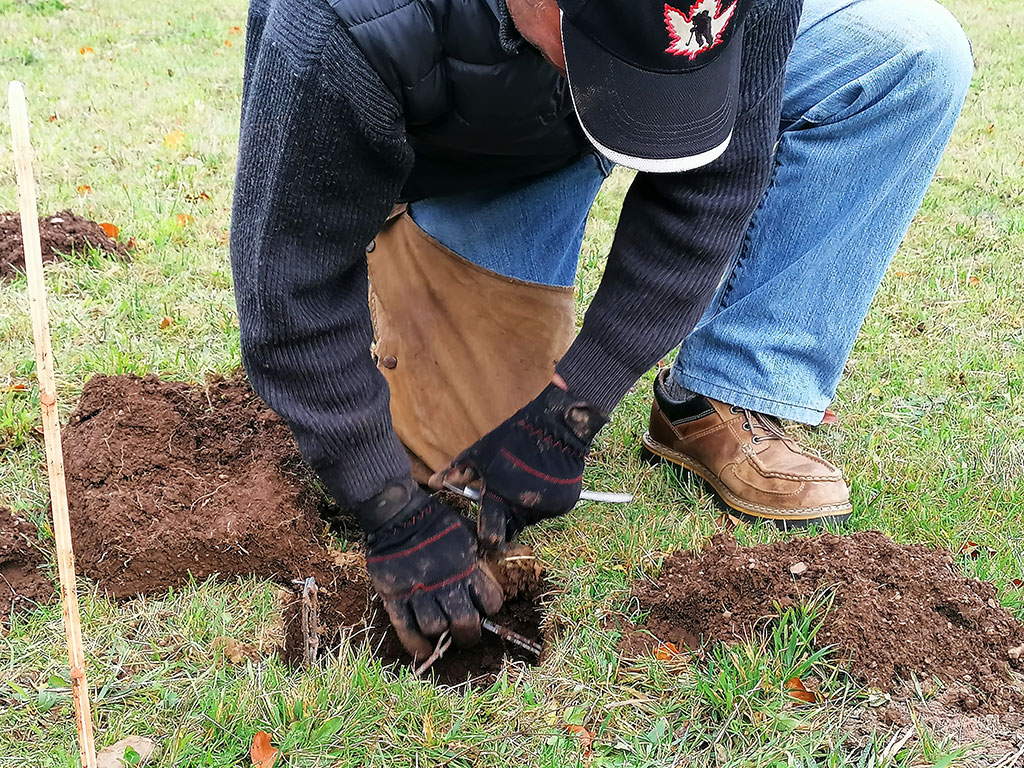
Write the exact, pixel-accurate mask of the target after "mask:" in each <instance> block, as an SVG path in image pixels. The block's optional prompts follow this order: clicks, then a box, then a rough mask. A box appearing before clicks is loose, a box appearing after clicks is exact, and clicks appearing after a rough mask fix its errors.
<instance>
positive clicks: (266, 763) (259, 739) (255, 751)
mask: <svg viewBox="0 0 1024 768" xmlns="http://www.w3.org/2000/svg"><path fill="white" fill-rule="evenodd" d="M277 754H278V751H277V749H275V748H274V747H272V746H270V734H269V733H267V732H266V731H256V733H255V734H253V737H252V746H251V747H250V748H249V758H250V759H251V760H252V768H274V763H276V762H277Z"/></svg>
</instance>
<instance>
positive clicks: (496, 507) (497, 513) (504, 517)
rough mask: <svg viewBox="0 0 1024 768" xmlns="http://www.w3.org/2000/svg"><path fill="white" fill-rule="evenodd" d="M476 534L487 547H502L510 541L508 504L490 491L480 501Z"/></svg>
mask: <svg viewBox="0 0 1024 768" xmlns="http://www.w3.org/2000/svg"><path fill="white" fill-rule="evenodd" d="M476 536H477V539H479V541H480V543H481V544H482V545H483V546H484V547H486V548H487V549H500V548H502V547H504V546H505V544H506V543H507V542H508V505H507V504H506V503H505V500H504V499H501V498H499V497H498V496H494V495H492V494H489V493H485V494H484V498H483V500H482V501H481V502H480V514H479V516H478V517H477V522H476Z"/></svg>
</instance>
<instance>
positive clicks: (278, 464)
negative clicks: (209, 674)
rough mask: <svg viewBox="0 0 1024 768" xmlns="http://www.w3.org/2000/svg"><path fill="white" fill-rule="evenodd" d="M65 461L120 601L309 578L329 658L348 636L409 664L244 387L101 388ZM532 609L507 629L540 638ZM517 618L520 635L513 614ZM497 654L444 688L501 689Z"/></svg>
mask: <svg viewBox="0 0 1024 768" xmlns="http://www.w3.org/2000/svg"><path fill="white" fill-rule="evenodd" d="M64 461H65V468H66V474H67V486H68V497H69V501H70V507H71V525H72V529H73V532H74V536H75V555H76V561H77V564H78V567H79V571H80V572H81V573H82V574H83V575H85V576H89V577H90V578H92V579H94V580H95V581H96V582H97V583H98V584H99V586H100V587H101V588H102V589H104V590H106V591H107V592H109V593H110V594H112V595H114V596H116V597H128V596H132V595H138V594H147V593H152V592H156V591H161V590H164V589H167V588H168V587H173V586H178V585H181V584H183V583H184V582H186V581H187V580H188V579H189V578H190V576H191V577H195V578H197V579H205V578H207V577H210V576H217V577H233V576H238V575H256V576H259V577H262V578H266V579H272V580H275V581H277V582H279V583H281V584H283V585H285V586H287V587H289V588H290V589H291V588H294V587H295V585H294V582H295V581H296V580H301V579H306V578H308V577H310V576H312V577H313V578H314V579H315V580H316V584H317V587H318V603H319V622H318V623H319V626H320V634H321V637H320V650H321V652H324V651H327V650H330V649H332V648H337V646H338V643H339V641H340V639H341V638H342V636H349V637H352V638H353V639H355V640H356V641H357V642H361V641H362V640H370V641H372V642H373V647H374V648H375V649H378V653H379V655H380V656H381V657H382V658H384V659H386V660H388V661H396V662H397V661H400V662H403V663H407V662H408V661H409V659H408V657H406V656H405V654H404V652H403V651H402V649H401V646H400V644H399V643H398V640H397V637H396V636H395V635H394V633H393V632H392V631H391V630H390V628H389V627H388V624H387V619H386V616H385V615H384V611H383V608H382V606H381V605H380V603H379V601H378V600H377V599H376V598H375V597H373V592H372V589H371V588H370V585H369V583H368V581H367V579H366V576H365V569H364V566H363V562H362V559H361V555H360V554H358V553H355V552H348V553H343V552H339V551H337V550H332V549H331V548H330V547H329V541H328V539H327V537H326V536H325V535H324V534H325V531H326V524H325V522H324V518H323V515H325V514H326V513H328V512H330V511H332V510H330V509H329V507H328V504H327V499H326V497H325V495H324V494H323V493H322V492H321V491H320V490H319V488H318V486H317V484H316V483H315V480H314V476H313V473H312V470H310V469H309V467H308V466H307V465H306V464H305V462H304V461H303V460H302V458H301V457H300V455H299V453H298V449H297V448H296V446H295V442H294V439H293V438H292V435H291V432H290V431H289V429H288V427H287V426H286V425H285V424H284V423H283V422H282V421H281V420H280V419H279V418H278V417H277V416H276V415H275V414H274V413H273V412H272V411H271V410H270V409H268V408H267V407H266V405H265V404H264V403H263V402H262V401H261V400H260V399H259V398H258V397H257V396H256V395H255V394H254V393H253V392H252V390H251V389H250V387H249V385H248V383H247V382H246V381H245V379H244V377H243V376H242V375H241V374H239V375H236V376H234V377H230V378H223V377H221V378H211V379H210V380H209V381H208V382H207V383H206V385H205V386H198V385H195V384H186V383H180V382H167V381H161V380H160V379H158V378H157V377H155V376H147V377H145V378H139V377H137V376H127V375H125V376H103V375H98V376H95V377H93V378H92V379H91V380H90V381H89V382H88V383H87V384H86V386H85V389H84V391H83V393H82V398H81V400H80V402H79V404H78V407H77V408H76V409H75V411H74V413H73V414H72V415H71V418H70V420H69V423H68V426H67V428H66V429H65V431H64ZM520 591H521V592H524V594H525V591H524V590H520ZM538 591H539V590H538ZM533 597H534V593H530V594H529V596H528V597H524V598H523V599H524V600H526V601H528V602H530V608H531V609H532V613H531V612H530V611H529V610H527V609H526V607H525V605H524V606H519V605H518V603H517V602H516V601H517V599H518V598H516V597H513V598H512V599H510V601H509V603H508V608H506V609H505V614H504V615H503V617H502V618H503V620H505V621H507V622H508V623H509V625H510V626H511V627H512V628H518V629H521V630H522V631H523V632H524V634H530V635H531V636H532V637H534V638H536V637H539V635H540V630H539V629H538V625H539V617H538V615H537V612H536V609H535V608H533V602H532V598H533ZM517 610H518V611H520V614H521V616H520V618H521V621H520V622H519V623H518V624H517V623H516V620H515V617H513V615H512V614H511V613H509V611H513V612H514V611H517ZM285 614H286V615H285V619H286V635H287V638H286V648H285V657H286V658H288V659H290V660H300V659H301V658H302V648H303V644H304V638H303V636H302V633H301V627H298V629H297V631H298V633H299V634H298V635H297V636H296V635H295V632H296V622H295V619H296V617H297V616H298V615H299V612H298V607H297V606H296V605H288V606H285ZM527 614H529V615H528V616H527ZM526 625H529V626H526ZM360 638H362V640H360ZM496 642H497V646H498V647H491V646H493V645H494V643H487V642H485V643H483V644H481V645H480V646H478V647H476V648H473V649H471V650H469V651H465V652H460V653H452V654H451V655H450V657H449V658H446V659H443V660H442V661H443V662H447V664H450V665H451V674H450V676H448V677H447V678H444V675H443V674H442V673H443V672H444V670H445V669H447V668H448V667H447V666H442V665H440V664H439V665H438V675H437V679H442V678H444V679H446V680H447V681H450V682H455V681H456V680H458V681H459V682H462V681H464V680H465V679H466V677H467V676H477V675H487V674H490V675H492V679H493V674H495V673H496V672H497V671H498V670H500V668H501V666H502V663H503V657H502V654H501V653H499V647H502V644H501V642H500V641H496ZM501 649H502V650H503V647H502V648H501ZM459 660H461V663H462V664H463V665H464V666H463V667H462V668H461V669H459V668H458V666H457V663H458V661H459Z"/></svg>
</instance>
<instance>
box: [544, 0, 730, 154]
mask: <svg viewBox="0 0 1024 768" xmlns="http://www.w3.org/2000/svg"><path fill="white" fill-rule="evenodd" d="M690 1H691V0H683V4H682V5H681V7H678V8H677V7H675V6H673V5H672V4H669V3H665V2H664V1H663V0H662V1H661V2H657V1H656V0H558V6H559V8H560V10H561V15H562V44H563V46H564V48H565V62H566V69H567V71H568V75H569V89H570V91H571V93H572V100H573V105H574V107H575V109H576V114H577V116H578V117H579V121H580V124H581V125H582V126H583V131H584V133H586V135H587V138H588V139H590V142H591V143H592V144H593V145H594V147H595V148H596V149H597V150H598V151H599V152H600V153H601V154H603V155H605V156H606V157H607V158H608V159H609V160H612V161H614V162H616V163H619V164H621V165H624V166H626V167H628V168H635V169H636V170H639V171H646V172H649V173H675V172H679V171H687V170H691V169H693V168H699V167H700V166H702V165H706V164H708V163H710V162H711V161H713V160H714V159H716V158H717V157H718V156H719V155H721V154H722V153H723V152H724V151H725V149H726V147H727V146H728V145H729V140H730V139H731V138H732V129H733V123H734V122H735V121H736V105H737V102H738V100H739V81H740V58H741V56H742V42H743V35H742V28H743V15H744V12H745V10H746V7H747V6H748V5H749V4H750V0H695V2H693V3H692V5H690V4H688V3H689V2H690Z"/></svg>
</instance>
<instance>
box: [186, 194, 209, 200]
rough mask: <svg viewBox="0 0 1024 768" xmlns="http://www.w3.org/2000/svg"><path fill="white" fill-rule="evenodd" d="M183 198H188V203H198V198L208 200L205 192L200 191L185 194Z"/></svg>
mask: <svg viewBox="0 0 1024 768" xmlns="http://www.w3.org/2000/svg"><path fill="white" fill-rule="evenodd" d="M185 199H186V200H188V201H189V202H190V203H198V202H199V201H200V200H204V201H205V200H209V199H210V196H209V195H208V194H207V193H206V192H200V193H198V194H195V195H193V194H188V195H185Z"/></svg>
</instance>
